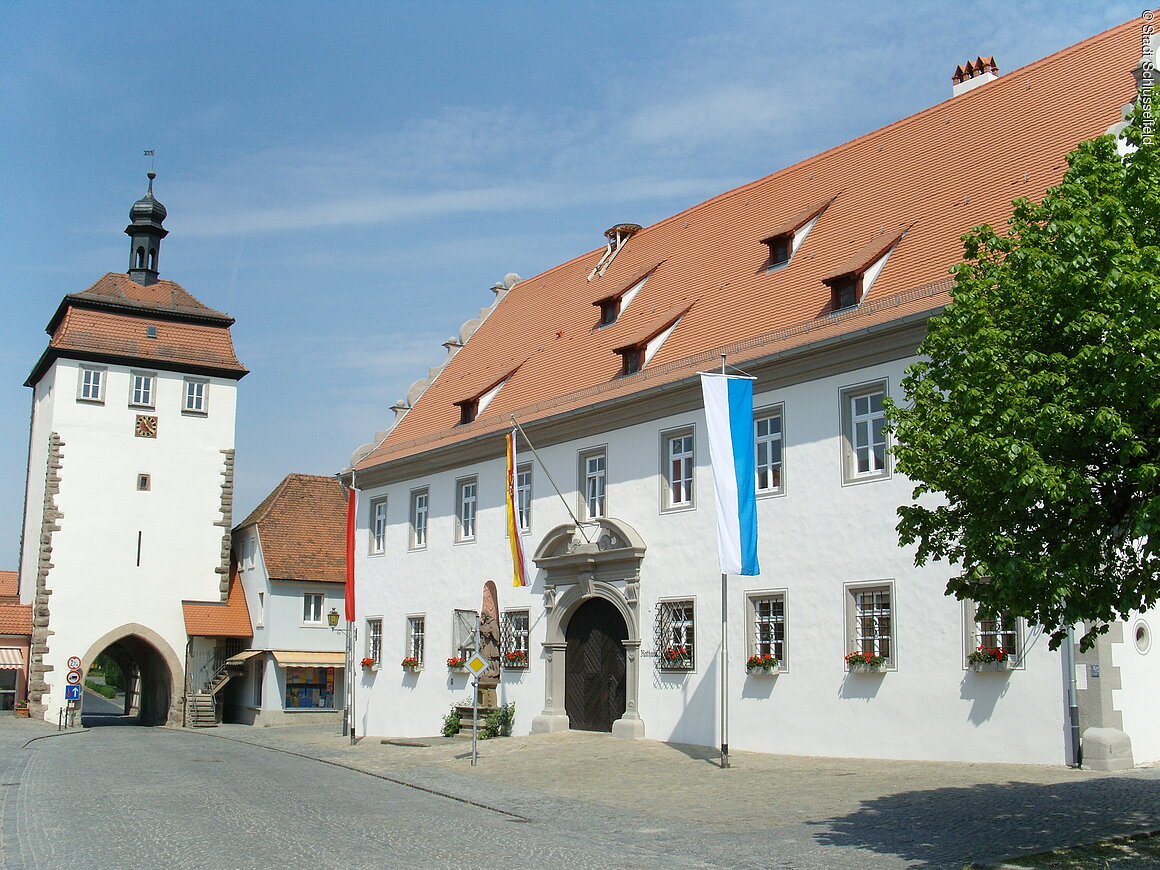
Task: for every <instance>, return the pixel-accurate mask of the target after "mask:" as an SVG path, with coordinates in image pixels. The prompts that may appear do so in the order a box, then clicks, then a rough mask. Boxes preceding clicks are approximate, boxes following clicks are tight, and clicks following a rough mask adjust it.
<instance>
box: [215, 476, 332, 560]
mask: <svg viewBox="0 0 1160 870" xmlns="http://www.w3.org/2000/svg"><path fill="white" fill-rule="evenodd" d="M250 526H256V527H257V530H258V540H259V541H260V543H261V547H262V559H263V561H264V562H265V564H266V572H267V574H268V575H269V577H270V579H271V580H312V581H316V582H317V581H321V582H323V583H345V582H346V496H345V494H344V493H343V489H342V486H341V484H339V482H338V480H337V479H335V478H333V477H321V476H318V475H313V474H288V475H286V477H285V479H284V480H283V481H282V482H281V483H280V484H278V486H277V487H275V488H274V491H273V492H271V493H270V494H269V495H268V496H266V499H265V500H264V501H263V502H262V503H261V504H260V505H258V506H257V507H256V508H254V510H253V511H252V512H251V513H250V515H249V516H248V517H246V518H245V519H244V520H243V521H242V522H241V523H239V524H238V525H237V526H236V527H235V529H234V531H240V530H242V529H245V528H249V527H250Z"/></svg>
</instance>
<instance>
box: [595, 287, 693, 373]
mask: <svg viewBox="0 0 1160 870" xmlns="http://www.w3.org/2000/svg"><path fill="white" fill-rule="evenodd" d="M692 307H693V304H692V303H689V304H688V305H686V306H685V307H684V308H682V309H680V310H679V311H677V312H673V311H672V310H671V309H670V311H669V312H668V313H667V314H666V315H664V316H663V317H662V318H659V319H657V320H654V321H653V322H652V323H651V324H649V326H648V327H647V328H646V329H644V330H642V331H641V332H639V333H637V336H636V337H634V338H633V340H632V341H630V342H627V343H625V344H622V345H621V346H620V347H614V348H613V349H612V352H613V353H615V354H617V355H619V356H620V360H621V362H620V375H621V376H622V377H623V376H624V375H632V374H636V373H637V372H639V371H640V370H641V369H643V368H644V367H645V366H647V365H648V364H649V361H650V360H651V359H652V358H653V356H655V355H656V352H657V351H658V350H660V349H661V345H662V344H664V343H665V340H666V339H667V338H668V337H669V336H670V335H672V332H673V330H674V329H676V328H677V324H678V323H680V322H681V318H683V317H684V316H685V314H686V312H688V310H689V309H690V308H692Z"/></svg>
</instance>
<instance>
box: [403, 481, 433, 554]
mask: <svg viewBox="0 0 1160 870" xmlns="http://www.w3.org/2000/svg"><path fill="white" fill-rule="evenodd" d="M430 521H431V491H430V490H429V489H427V487H423V488H422V489H413V490H411V512H410V522H409V525H410V529H409V531H408V534H409V537H410V542H409V544H408V548H409V549H412V550H425V549H427V535H428V532H429V530H430V526H429V523H430Z"/></svg>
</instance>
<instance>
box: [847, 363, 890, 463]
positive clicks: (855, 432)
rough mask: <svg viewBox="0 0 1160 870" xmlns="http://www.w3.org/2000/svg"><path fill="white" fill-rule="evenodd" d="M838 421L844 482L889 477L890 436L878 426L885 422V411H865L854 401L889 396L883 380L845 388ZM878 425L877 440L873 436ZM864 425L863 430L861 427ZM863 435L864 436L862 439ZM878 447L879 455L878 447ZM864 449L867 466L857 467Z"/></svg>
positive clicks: (870, 400)
mask: <svg viewBox="0 0 1160 870" xmlns="http://www.w3.org/2000/svg"><path fill="white" fill-rule="evenodd" d="M840 395H841V421H842V476H843V482H844V483H861V482H863V481H867V480H882V479H884V478H888V477H889V476H890V439H889V438H888V437H887V435H886V434H885V432H883V431H881V427H883V426H885V425H886V412H885V411H884V410H883V409H881V408H879V410H877V411H875V410H873V409H872V407H867V408H866V410H865V411H863V410H862V409H860V408H858V407H857V403H858V402H859V401H861V400H863V399H866V400H867V402H868V405H870V404H871V403H872V398H873V397H874V396H878V395H880V396H881V398H882V399H885V398H886V397H887V396H889V395H890V390H889V385H888V384H887V382H886V381H885V380H878V381H869V382H867V383H864V384H858V385H856V386H852V387H845V388H843V389H842V391H841V393H840ZM876 423H877V424H878V428H879V433H880V435H881V441H879V440H878V439H877V437H876V435H875V432H874V430H875V428H876V425H875V424H876ZM863 426H866V429H865V430H863V429H862V427H863ZM863 436H865V439H863ZM879 446H880V447H881V451H882V453H881V457H879V456H878V450H877V448H878V447H879ZM862 451H865V454H866V458H867V460H868V462H867V468H866V469H865V470H860V469H859V462H860V458H861V457H860V455H859V454H860V453H861V452H862Z"/></svg>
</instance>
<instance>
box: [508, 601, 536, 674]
mask: <svg viewBox="0 0 1160 870" xmlns="http://www.w3.org/2000/svg"><path fill="white" fill-rule="evenodd" d="M500 620H501V621H500V643H501V656H502V657H501V659H500V663H501V664H502V665H503V666H504V667H505V668H513V667H515V668H526V667H529V666H530V665H531V661H532V656H531V643H530V638H531V633H532V614H531V612H530V611H529V610H528V609H527V608H521V609H517V610H505V611H504V612H503V613H502V614H501V615H500ZM511 652H522V653H523V654H524V661H525V662H526V663H527V664H523V665H510V664H508V662H507V654H508V653H511Z"/></svg>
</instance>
